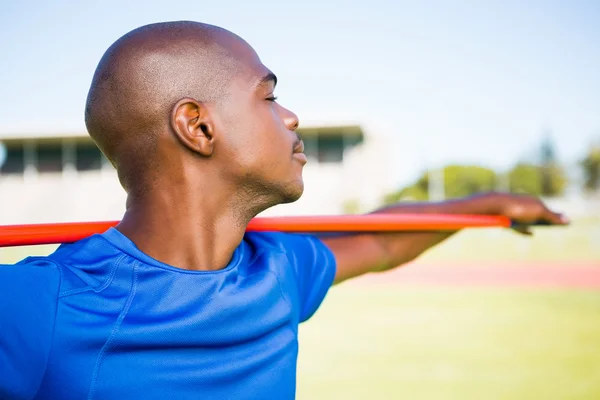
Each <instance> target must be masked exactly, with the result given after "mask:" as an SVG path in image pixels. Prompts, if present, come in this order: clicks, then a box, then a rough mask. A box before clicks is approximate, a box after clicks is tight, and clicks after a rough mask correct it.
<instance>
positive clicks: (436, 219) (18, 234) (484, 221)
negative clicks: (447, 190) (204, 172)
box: [0, 214, 512, 247]
mask: <svg viewBox="0 0 600 400" xmlns="http://www.w3.org/2000/svg"><path fill="white" fill-rule="evenodd" d="M118 223H119V221H107V222H74V223H56V224H32V225H4V226H1V225H0V247H9V246H28V245H40V244H57V243H72V242H75V241H77V240H80V239H83V238H86V237H88V236H91V235H93V234H96V233H102V232H104V231H106V230H107V229H109V228H111V227H114V226H115V225H117V224H118ZM510 226H512V224H511V221H510V219H508V218H506V217H501V216H489V215H447V214H368V215H331V216H297V217H257V218H254V219H253V220H252V221H250V224H248V228H247V231H279V232H305V233H319V232H332V233H341V232H406V231H455V230H459V229H463V228H486V227H505V228H508V227H510Z"/></svg>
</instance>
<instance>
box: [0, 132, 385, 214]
mask: <svg viewBox="0 0 600 400" xmlns="http://www.w3.org/2000/svg"><path fill="white" fill-rule="evenodd" d="M298 132H299V134H300V135H301V136H302V138H303V140H304V143H305V153H306V154H307V157H308V160H309V162H308V164H307V165H306V166H305V167H304V180H305V192H304V195H303V196H302V198H301V199H300V200H298V201H297V202H295V203H291V204H285V205H280V206H277V207H274V208H272V209H270V210H267V211H265V213H264V215H311V214H312V215H315V214H341V213H346V212H348V211H349V209H348V206H349V205H350V204H352V205H353V207H354V208H356V206H357V205H360V206H361V207H362V208H363V209H368V208H373V207H376V206H377V205H378V204H379V201H380V199H381V197H382V196H383V194H384V193H385V192H386V190H389V182H388V181H389V179H387V178H386V177H387V174H386V168H387V167H388V164H387V163H386V157H385V152H386V147H385V143H383V142H381V141H378V140H377V139H376V138H373V137H370V136H367V135H366V134H365V132H364V131H363V128H362V127H361V126H359V125H343V126H313V127H308V128H302V129H299V131H298ZM0 143H1V145H0V224H20V223H44V222H61V221H65V222H66V221H90V220H116V219H119V218H120V217H121V216H122V214H123V212H124V209H125V193H124V191H123V189H122V188H121V186H120V184H119V182H118V179H117V175H116V172H115V170H114V168H113V167H112V165H111V164H110V163H109V162H108V161H107V160H106V158H105V157H104V156H103V155H102V153H101V152H100V151H99V150H98V148H97V147H96V146H95V144H94V143H93V142H92V140H91V139H90V138H89V136H88V135H87V133H74V134H0Z"/></svg>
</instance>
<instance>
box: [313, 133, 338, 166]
mask: <svg viewBox="0 0 600 400" xmlns="http://www.w3.org/2000/svg"><path fill="white" fill-rule="evenodd" d="M317 146H318V153H317V159H318V160H319V162H320V163H340V162H342V161H343V160H344V138H343V137H342V136H319V137H318V139H317Z"/></svg>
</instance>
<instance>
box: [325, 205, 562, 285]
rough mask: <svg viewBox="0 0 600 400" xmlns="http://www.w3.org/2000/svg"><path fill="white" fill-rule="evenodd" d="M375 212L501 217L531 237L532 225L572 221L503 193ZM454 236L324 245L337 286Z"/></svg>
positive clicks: (377, 237) (371, 237) (363, 237)
mask: <svg viewBox="0 0 600 400" xmlns="http://www.w3.org/2000/svg"><path fill="white" fill-rule="evenodd" d="M375 213H382V214H403V213H423V214H479V215H502V216H505V217H507V218H509V219H510V220H512V221H513V222H514V223H515V225H514V226H513V229H515V230H516V231H518V232H520V233H523V234H525V235H531V230H530V225H534V224H544V225H566V224H568V222H569V221H568V220H567V218H565V217H564V216H562V215H561V214H557V213H555V212H552V211H550V210H549V209H548V208H547V207H546V206H545V205H544V204H543V203H542V202H541V201H540V200H539V199H538V198H536V197H532V196H525V195H515V194H501V193H488V194H483V195H477V196H472V197H468V198H464V199H459V200H451V201H445V202H441V203H416V204H415V203H413V204H410V203H409V204H398V205H395V206H391V207H386V208H384V209H381V210H378V211H376V212H375ZM454 233H455V232H399V233H374V234H360V235H352V236H344V237H336V238H327V239H323V242H324V243H325V244H326V245H327V246H328V247H329V248H330V249H331V250H332V251H333V253H334V254H335V258H336V262H337V271H336V277H335V282H336V283H338V282H341V281H344V280H346V279H349V278H352V277H355V276H359V275H362V274H365V273H368V272H376V271H385V270H388V269H391V268H395V267H397V266H400V265H403V264H406V263H407V262H409V261H412V260H414V259H415V258H417V257H418V256H419V255H421V254H422V253H423V252H425V251H426V250H428V249H429V248H431V247H433V246H435V245H436V244H438V243H440V242H442V241H444V240H445V239H447V238H449V237H450V236H452V235H453V234H454ZM499 251H500V250H499Z"/></svg>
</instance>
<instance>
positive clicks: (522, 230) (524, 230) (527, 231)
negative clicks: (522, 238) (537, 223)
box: [513, 225, 533, 236]
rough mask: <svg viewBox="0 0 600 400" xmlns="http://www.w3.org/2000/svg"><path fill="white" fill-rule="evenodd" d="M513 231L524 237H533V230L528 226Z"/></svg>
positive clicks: (518, 227)
mask: <svg viewBox="0 0 600 400" xmlns="http://www.w3.org/2000/svg"><path fill="white" fill-rule="evenodd" d="M513 229H514V230H515V231H517V232H519V233H520V234H522V235H527V236H531V235H533V232H531V229H530V228H529V227H528V226H526V225H517V226H515V227H514V228H513Z"/></svg>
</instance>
